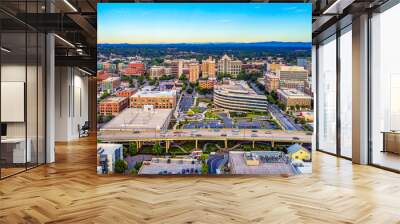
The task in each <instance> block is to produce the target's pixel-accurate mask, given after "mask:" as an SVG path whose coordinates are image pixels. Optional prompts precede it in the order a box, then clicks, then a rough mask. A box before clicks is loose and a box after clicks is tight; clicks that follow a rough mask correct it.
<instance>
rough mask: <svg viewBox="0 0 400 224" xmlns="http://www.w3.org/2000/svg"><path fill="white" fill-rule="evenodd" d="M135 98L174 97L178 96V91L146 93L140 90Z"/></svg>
mask: <svg viewBox="0 0 400 224" xmlns="http://www.w3.org/2000/svg"><path fill="white" fill-rule="evenodd" d="M133 96H135V97H174V96H176V91H175V90H170V91H148V90H147V91H146V90H140V91H138V92H136V94H135V95H133Z"/></svg>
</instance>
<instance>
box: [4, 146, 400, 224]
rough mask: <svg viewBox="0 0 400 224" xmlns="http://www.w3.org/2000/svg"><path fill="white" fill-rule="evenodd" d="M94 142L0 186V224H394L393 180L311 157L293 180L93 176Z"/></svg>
mask: <svg viewBox="0 0 400 224" xmlns="http://www.w3.org/2000/svg"><path fill="white" fill-rule="evenodd" d="M95 144H96V142H95V140H94V139H85V140H82V141H79V142H72V143H70V144H58V145H57V154H56V158H57V162H56V163H55V164H51V165H48V166H41V167H39V168H36V169H33V170H29V171H28V172H26V173H22V174H19V175H17V176H13V177H10V178H7V179H5V180H2V181H0V223H44V222H47V223H118V224H121V223H221V224H222V223H292V224H293V223H296V224H297V223H374V224H375V223H385V224H387V223H400V175H399V174H396V173H391V172H388V171H384V170H380V169H378V168H374V167H370V166H359V165H352V164H351V163H350V161H347V160H343V159H337V158H336V157H333V156H330V155H326V154H323V153H320V152H318V153H315V154H314V173H313V174H312V175H302V176H295V177H289V178H285V177H157V178H150V177H136V178H133V177H118V176H108V177H100V176H97V175H96V174H95V160H96V155H95V150H96V148H95Z"/></svg>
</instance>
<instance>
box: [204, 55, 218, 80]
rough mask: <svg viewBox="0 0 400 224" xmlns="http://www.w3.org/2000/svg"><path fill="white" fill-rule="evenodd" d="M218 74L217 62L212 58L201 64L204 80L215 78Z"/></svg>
mask: <svg viewBox="0 0 400 224" xmlns="http://www.w3.org/2000/svg"><path fill="white" fill-rule="evenodd" d="M215 73H216V69H215V60H214V59H212V57H211V56H210V57H209V58H208V59H207V60H203V61H202V62H201V76H202V77H203V78H208V77H210V78H214V77H215Z"/></svg>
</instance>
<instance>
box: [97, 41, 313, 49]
mask: <svg viewBox="0 0 400 224" xmlns="http://www.w3.org/2000/svg"><path fill="white" fill-rule="evenodd" d="M97 46H99V47H139V46H140V47H144V46H152V47H155V46H163V47H172V48H173V47H189V46H196V47H201V46H204V47H211V46H218V47H294V48H311V46H312V45H311V42H279V41H270V42H253V43H236V42H226V43H158V44H127V43H121V44H107V43H104V44H97Z"/></svg>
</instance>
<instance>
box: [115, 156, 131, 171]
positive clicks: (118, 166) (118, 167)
mask: <svg viewBox="0 0 400 224" xmlns="http://www.w3.org/2000/svg"><path fill="white" fill-rule="evenodd" d="M127 168H128V165H127V164H126V163H125V161H124V160H122V159H119V160H117V161H115V167H114V170H115V172H116V173H123V172H124V171H125V170H126V169H127Z"/></svg>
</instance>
